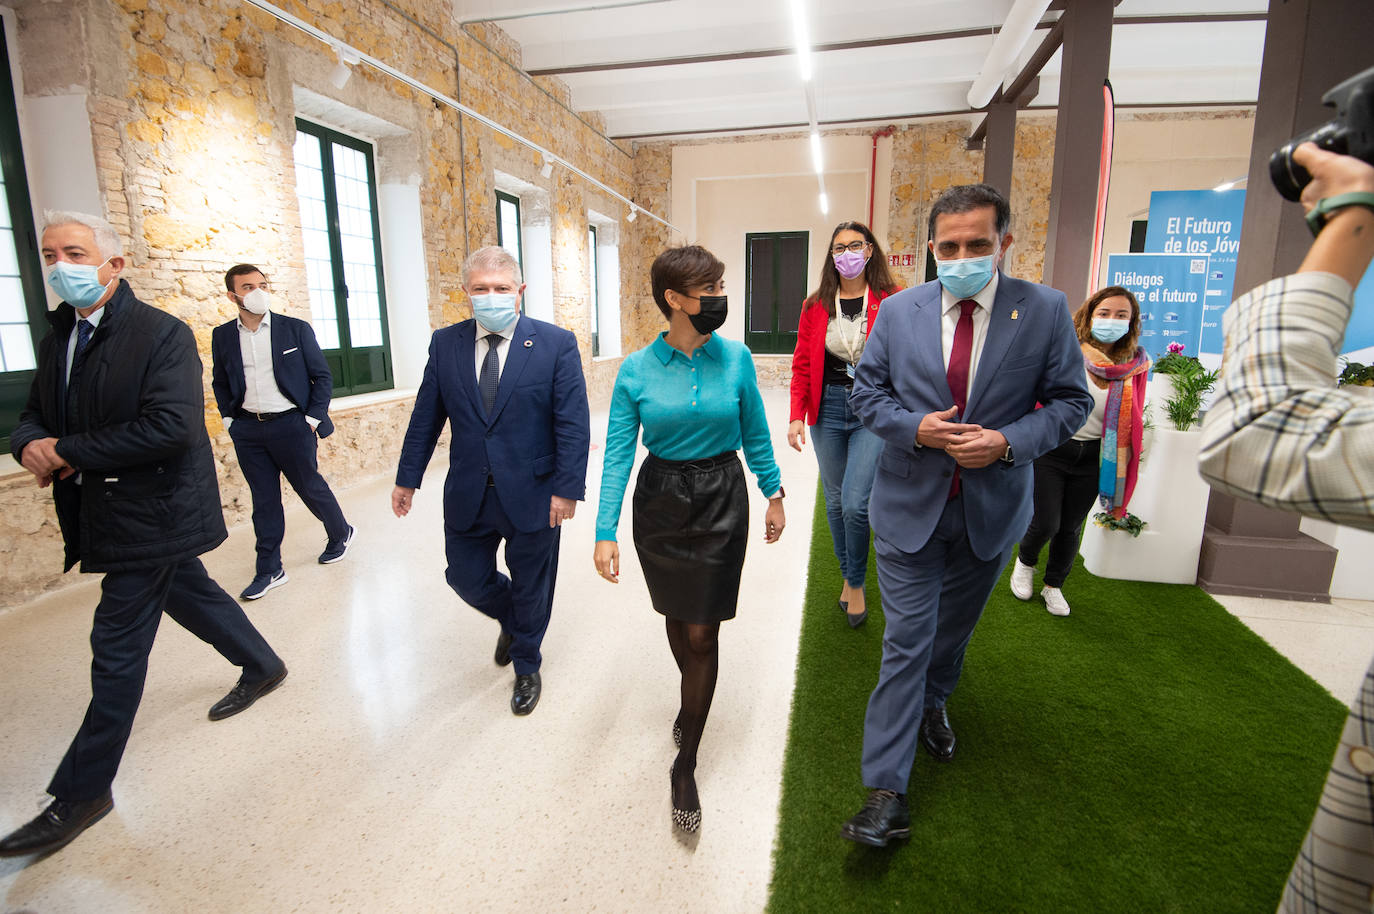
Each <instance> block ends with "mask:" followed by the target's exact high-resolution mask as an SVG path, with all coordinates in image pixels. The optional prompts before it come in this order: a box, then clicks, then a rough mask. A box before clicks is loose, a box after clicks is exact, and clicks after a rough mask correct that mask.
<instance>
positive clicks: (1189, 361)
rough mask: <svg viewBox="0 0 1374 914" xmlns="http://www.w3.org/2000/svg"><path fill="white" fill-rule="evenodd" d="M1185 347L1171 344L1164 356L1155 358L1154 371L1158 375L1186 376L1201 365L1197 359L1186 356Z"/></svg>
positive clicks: (1180, 344) (1179, 344) (1176, 343)
mask: <svg viewBox="0 0 1374 914" xmlns="http://www.w3.org/2000/svg"><path fill="white" fill-rule="evenodd" d="M1184 348H1185V347H1184V345H1183V344H1182V343H1178V342H1174V343H1170V344H1169V345H1168V347H1167V348H1166V349H1165V350H1164V354H1163V355H1160V356H1155V364H1154V370H1155V373H1156V374H1185V373H1186V372H1188V371H1191V370H1192V369H1193V367H1194V366H1197V365H1199V362H1198V360H1197V359H1196V358H1194V357H1193V356H1190V355H1184V354H1183V350H1184Z"/></svg>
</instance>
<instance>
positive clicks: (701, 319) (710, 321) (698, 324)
mask: <svg viewBox="0 0 1374 914" xmlns="http://www.w3.org/2000/svg"><path fill="white" fill-rule="evenodd" d="M697 301H699V302H701V310H700V311H699V312H697V313H696V314H689V315H687V319H688V320H689V321H691V322H692V329H693V330H695V331H696V332H697V333H700V334H701V335H702V336H705V335H706V334H708V333H714V332H715V331H717V330H719V329H720V325H721V324H723V323H725V315H726V312H727V311H728V310H729V308H728V304H727V299H726V296H724V295H703V296H701V297H700V298H698V299H697Z"/></svg>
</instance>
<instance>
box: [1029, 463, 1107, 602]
mask: <svg viewBox="0 0 1374 914" xmlns="http://www.w3.org/2000/svg"><path fill="white" fill-rule="evenodd" d="M1101 449H1102V440H1101V439H1100V438H1095V439H1093V440H1092V441H1076V440H1074V439H1072V438H1070V439H1069V440H1068V441H1065V442H1064V443H1063V444H1061V445H1059V447H1057V448H1055V449H1054V450H1052V451H1050V452H1049V453H1048V454H1046V455H1044V456H1043V457H1041V458H1040V459H1039V460H1037V461H1035V494H1034V502H1035V516H1034V517H1032V518H1031V522H1030V526H1029V527H1027V528H1026V535H1025V536H1023V537H1021V561H1022V563H1023V564H1026V565H1035V564H1036V563H1037V562H1038V561H1039V560H1040V550H1041V549H1043V548H1044V547H1045V544H1046V543H1049V544H1050V555H1049V558H1048V559H1047V560H1046V562H1045V585H1046V586H1047V587H1062V586H1064V581H1065V579H1067V578H1068V576H1069V571H1070V570H1071V569H1072V568H1073V560H1074V557H1075V556H1077V555H1078V543H1079V541H1080V540H1081V539H1082V538H1083V521H1084V520H1086V519H1087V517H1088V512H1089V511H1091V510H1092V507H1093V504H1094V503H1096V501H1097V475H1098V454H1099V453H1100V451H1101Z"/></svg>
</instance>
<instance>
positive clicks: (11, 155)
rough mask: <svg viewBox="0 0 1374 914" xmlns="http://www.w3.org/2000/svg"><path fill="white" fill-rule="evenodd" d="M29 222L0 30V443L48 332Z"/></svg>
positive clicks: (6, 443) (6, 439)
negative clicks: (39, 343)
mask: <svg viewBox="0 0 1374 914" xmlns="http://www.w3.org/2000/svg"><path fill="white" fill-rule="evenodd" d="M40 262H41V261H40V259H39V255H38V236H37V233H36V231H35V230H34V225H33V203H32V202H31V201H30V199H29V184H28V177H27V176H26V175H25V173H24V153H23V150H22V149H21V148H20V145H19V113H18V111H17V109H16V107H15V103H14V82H13V80H12V79H11V78H10V57H9V50H8V48H7V47H6V46H5V33H4V29H3V28H0V447H3V448H4V449H5V451H6V452H8V451H9V448H10V434H11V433H12V432H13V431H14V428H15V426H16V425H18V424H19V413H20V411H21V410H23V408H24V403H25V402H26V401H27V400H28V395H29V387H30V386H31V385H32V383H33V374H34V368H35V367H36V361H35V353H36V352H37V346H38V340H39V339H41V338H42V336H43V334H44V333H46V332H47V327H48V322H47V321H46V320H45V319H44V314H45V312H46V311H47V299H46V297H45V296H44V294H43V275H42V267H40V265H39V264H40Z"/></svg>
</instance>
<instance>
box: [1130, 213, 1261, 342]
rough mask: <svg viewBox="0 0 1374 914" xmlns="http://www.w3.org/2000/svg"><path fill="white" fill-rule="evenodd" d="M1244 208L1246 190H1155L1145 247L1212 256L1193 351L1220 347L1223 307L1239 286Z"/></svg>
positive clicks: (1154, 251)
mask: <svg viewBox="0 0 1374 914" xmlns="http://www.w3.org/2000/svg"><path fill="white" fill-rule="evenodd" d="M1244 212H1245V191H1244V190H1157V191H1154V192H1153V193H1151V194H1150V218H1149V223H1148V225H1147V226H1146V228H1145V250H1146V251H1147V252H1149V253H1152V254H1192V255H1194V256H1205V257H1207V258H1208V259H1209V261H1210V266H1209V268H1208V274H1207V292H1206V298H1205V304H1204V306H1203V311H1202V338H1201V340H1200V341H1199V348H1193V347H1189V350H1188V351H1189V354H1190V355H1198V354H1199V353H1201V352H1210V353H1217V354H1220V352H1221V344H1222V335H1221V313H1222V312H1223V311H1225V310H1226V306H1227V305H1229V304H1231V298H1232V292H1233V291H1234V290H1233V286H1234V285H1235V281H1236V254H1237V253H1238V252H1239V251H1240V223H1241V216H1242V215H1243V214H1244ZM1132 291H1134V290H1132ZM1241 291H1244V290H1241ZM1142 304H1143V301H1142ZM1153 354H1154V353H1153V352H1152V353H1151V355H1153Z"/></svg>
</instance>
